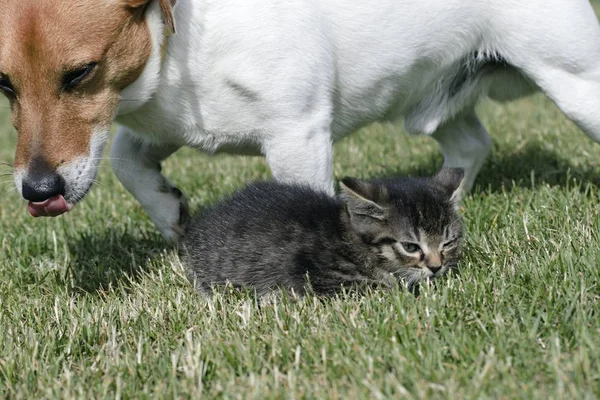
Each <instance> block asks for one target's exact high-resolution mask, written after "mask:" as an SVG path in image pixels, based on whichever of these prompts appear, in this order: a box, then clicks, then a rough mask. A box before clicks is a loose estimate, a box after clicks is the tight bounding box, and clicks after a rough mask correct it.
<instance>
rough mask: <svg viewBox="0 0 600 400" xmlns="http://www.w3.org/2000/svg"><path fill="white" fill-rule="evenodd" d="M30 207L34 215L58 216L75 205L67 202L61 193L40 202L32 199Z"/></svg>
mask: <svg viewBox="0 0 600 400" xmlns="http://www.w3.org/2000/svg"><path fill="white" fill-rule="evenodd" d="M28 208H29V213H30V214H31V215H32V216H33V217H56V216H58V215H61V214H64V213H66V212H68V211H71V209H72V208H73V205H72V204H69V203H67V201H66V200H65V198H64V197H63V196H62V194H59V195H58V196H54V197H50V198H49V199H48V200H46V201H42V202H40V203H35V202H33V201H30V202H29V207H28Z"/></svg>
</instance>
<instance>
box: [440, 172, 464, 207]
mask: <svg viewBox="0 0 600 400" xmlns="http://www.w3.org/2000/svg"><path fill="white" fill-rule="evenodd" d="M433 181H434V182H435V183H436V184H437V185H438V186H439V187H440V188H441V189H442V190H443V191H444V192H445V193H446V195H447V196H448V197H449V198H450V201H451V202H453V203H454V204H455V205H456V206H458V203H459V202H460V200H461V196H462V192H463V189H464V183H465V170H464V169H462V168H442V169H441V170H440V172H438V174H437V175H436V176H435V177H434V178H433Z"/></svg>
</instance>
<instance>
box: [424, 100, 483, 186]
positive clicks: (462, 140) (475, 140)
mask: <svg viewBox="0 0 600 400" xmlns="http://www.w3.org/2000/svg"><path fill="white" fill-rule="evenodd" d="M433 137H434V138H435V139H436V140H437V142H438V143H439V145H440V149H441V151H442V154H443V155H444V167H447V168H463V169H464V170H465V179H464V183H463V185H462V187H461V197H463V195H464V194H465V193H467V192H469V191H470V190H471V188H472V187H473V183H474V182H475V178H476V177H477V173H478V172H479V170H480V169H481V166H482V165H483V162H484V161H485V159H486V157H487V155H488V153H489V152H490V149H491V147H492V140H491V138H490V136H489V134H488V132H487V130H486V129H485V127H484V126H483V125H482V124H481V122H480V121H479V118H478V117H477V115H476V114H475V111H472V110H471V111H467V112H465V113H463V114H460V115H458V116H456V117H455V118H454V119H452V120H450V121H448V122H446V123H445V124H444V125H442V126H440V127H439V128H438V130H437V131H436V132H435V133H434V134H433Z"/></svg>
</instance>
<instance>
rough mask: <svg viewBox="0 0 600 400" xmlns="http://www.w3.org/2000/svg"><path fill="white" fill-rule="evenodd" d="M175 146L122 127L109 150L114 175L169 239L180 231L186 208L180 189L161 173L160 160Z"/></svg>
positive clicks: (169, 153)
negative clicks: (150, 139) (146, 137)
mask: <svg viewBox="0 0 600 400" xmlns="http://www.w3.org/2000/svg"><path fill="white" fill-rule="evenodd" d="M178 149H179V146H176V145H169V144H167V145H165V144H161V145H156V144H152V143H149V142H147V141H145V140H143V139H141V138H140V137H139V136H136V135H134V134H133V133H132V132H130V131H128V130H127V129H126V128H123V127H121V128H119V131H118V132H117V135H116V136H115V139H114V142H113V144H112V148H111V152H110V155H111V162H112V168H113V171H114V172H115V174H116V175H117V178H119V180H120V181H121V183H122V184H123V186H125V188H126V189H127V190H128V191H129V192H130V193H131V194H132V195H133V197H135V198H136V199H137V200H138V201H139V202H140V204H141V205H142V207H144V210H146V213H148V215H149V216H150V219H151V220H152V222H154V224H155V225H156V227H157V228H158V229H159V231H160V232H161V233H162V235H163V237H164V238H165V239H166V240H168V241H170V242H175V241H177V240H178V239H179V237H180V236H181V234H182V233H183V231H182V225H183V222H184V220H185V219H186V218H187V216H188V215H189V210H188V207H187V202H186V199H185V197H184V196H183V194H182V193H181V191H180V190H179V189H177V188H176V187H175V186H174V185H173V184H172V183H171V182H169V181H168V180H167V178H165V177H164V176H163V175H162V174H161V166H160V163H161V161H163V160H164V159H166V158H167V157H168V156H170V155H171V154H173V153H174V152H175V151H177V150H178Z"/></svg>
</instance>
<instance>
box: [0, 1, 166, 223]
mask: <svg viewBox="0 0 600 400" xmlns="http://www.w3.org/2000/svg"><path fill="white" fill-rule="evenodd" d="M175 1H176V0H94V1H88V0H43V1H40V0H0V10H2V12H1V13H0V92H2V93H3V94H4V95H5V96H6V97H7V98H8V99H9V101H10V106H11V110H12V121H13V125H14V126H15V128H16V130H17V132H18V143H17V148H16V154H15V162H14V178H15V184H16V185H17V190H19V191H20V192H21V193H22V195H23V197H24V198H25V199H26V200H29V210H30V212H31V214H32V215H34V216H39V215H59V214H62V213H64V212H66V211H69V210H70V209H71V207H72V206H73V204H75V203H76V202H78V201H79V200H81V199H82V198H83V197H84V196H85V194H86V193H87V191H88V190H89V189H90V187H91V185H92V182H93V181H94V179H95V176H96V170H97V167H98V161H99V159H100V158H101V155H102V152H103V149H104V146H105V144H106V141H107V139H108V134H109V130H110V126H111V123H112V120H113V118H114V117H115V114H116V112H117V108H118V106H119V102H120V96H121V92H122V91H123V90H124V89H125V88H127V87H128V86H130V85H131V84H132V83H134V82H135V81H136V80H138V79H139V78H140V76H141V75H142V74H143V73H145V72H144V71H145V69H146V67H147V64H148V62H149V59H150V58H151V56H152V55H153V54H154V53H155V52H156V49H155V47H156V43H155V41H156V40H155V38H153V36H152V32H151V30H152V29H151V27H150V26H149V22H148V16H147V14H148V13H149V12H150V11H149V10H159V11H158V13H159V14H162V20H163V21H164V25H161V27H162V26H166V27H167V28H171V29H174V26H173V15H172V7H173V6H174V4H175ZM159 19H160V18H159ZM160 23H161V24H162V21H161V22H160ZM161 35H162V29H161ZM159 46H160V44H159ZM158 51H159V52H160V50H158ZM157 75H158V74H157ZM157 79H158V78H157Z"/></svg>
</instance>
